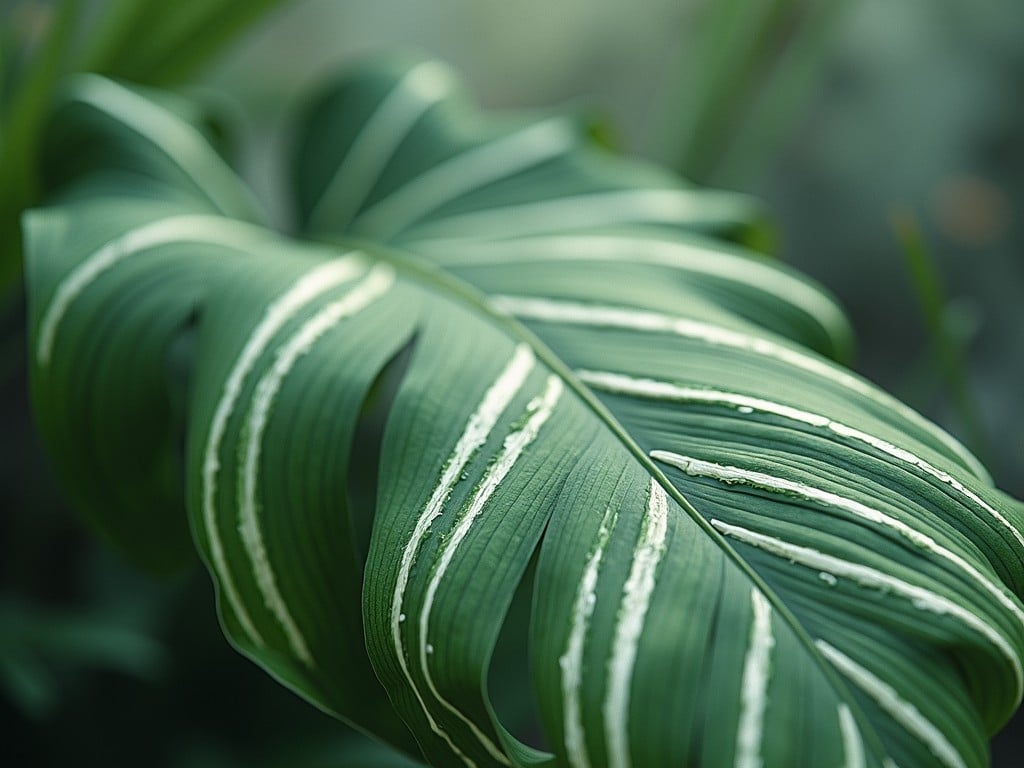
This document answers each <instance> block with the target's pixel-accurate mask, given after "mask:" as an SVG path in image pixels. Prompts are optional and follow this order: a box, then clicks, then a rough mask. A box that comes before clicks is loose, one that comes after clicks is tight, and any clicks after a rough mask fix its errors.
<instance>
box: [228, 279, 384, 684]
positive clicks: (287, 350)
mask: <svg viewBox="0 0 1024 768" xmlns="http://www.w3.org/2000/svg"><path fill="white" fill-rule="evenodd" d="M394 280H395V273H394V269H393V268H391V267H390V266H388V265H384V264H381V265H377V266H375V267H374V268H373V269H372V270H371V271H370V273H369V274H368V275H367V276H366V277H365V278H364V279H363V280H361V281H360V282H359V283H358V284H356V285H355V286H354V287H352V288H351V289H349V290H348V292H346V293H345V294H344V295H343V296H342V297H341V298H340V299H337V300H335V301H332V302H331V303H330V304H328V305H327V306H326V307H324V308H323V309H321V310H319V311H318V312H317V313H316V314H314V315H313V317H311V318H310V319H309V320H307V321H306V322H305V323H303V325H302V327H301V328H300V329H299V330H298V331H296V332H295V334H294V335H292V336H291V338H289V339H288V341H287V342H285V344H283V345H282V346H281V347H280V348H279V349H278V350H277V353H276V356H275V359H274V364H273V365H272V366H271V368H270V370H268V371H267V372H266V373H265V374H264V375H263V376H262V377H261V378H260V380H259V382H258V383H257V385H256V389H255V394H254V395H253V401H252V407H251V408H250V410H249V417H248V420H247V422H246V427H247V429H246V431H245V434H246V440H245V443H244V446H243V451H242V455H243V457H244V461H243V467H242V475H241V483H240V485H241V499H240V503H239V509H238V532H239V533H240V534H241V537H242V543H243V545H244V547H245V551H246V553H247V554H248V556H249V560H250V562H251V563H252V569H253V574H254V576H255V577H256V584H257V586H258V587H259V590H260V594H261V595H262V596H263V601H264V603H265V604H266V606H267V608H268V609H269V610H270V612H271V613H272V614H273V615H274V617H275V618H276V619H277V621H278V623H279V624H280V625H281V628H282V629H283V630H284V633H285V637H286V638H287V639H288V644H289V646H290V647H291V649H292V652H293V653H294V654H295V655H296V656H297V657H298V658H299V659H300V660H301V661H302V662H303V663H304V664H306V665H307V666H309V667H312V666H313V657H312V654H311V653H310V651H309V645H308V643H307V642H306V639H305V637H304V636H303V634H302V632H301V631H300V630H299V627H298V625H297V624H296V623H295V619H294V618H293V617H292V615H291V612H290V611H289V610H288V605H287V603H286V602H285V599H284V597H283V596H282V595H281V591H280V589H279V587H278V585H277V578H276V576H275V574H274V569H273V567H272V566H271V564H270V557H269V555H268V554H267V547H266V542H265V541H264V539H263V531H262V529H261V527H260V520H259V505H258V501H257V498H256V496H257V484H258V480H259V462H260V452H261V450H262V446H263V433H264V431H265V429H266V426H267V421H268V419H269V418H270V413H271V410H272V409H273V407H274V400H275V398H276V397H277V393H278V392H279V391H280V389H281V385H282V384H283V382H284V380H285V378H286V377H287V376H288V374H289V373H291V370H292V368H293V367H294V366H295V363H296V362H298V360H299V359H300V358H301V357H302V356H304V355H305V354H307V353H308V352H309V350H310V349H312V347H313V345H314V344H315V343H316V341H317V340H318V339H319V338H321V337H322V336H323V335H324V334H325V333H327V331H329V330H330V329H332V328H333V327H335V326H336V325H337V324H338V323H339V322H341V321H342V320H343V319H345V318H347V317H351V316H352V315H355V314H357V313H358V312H360V311H362V310H363V309H365V308H366V307H368V306H369V305H370V304H372V303H373V302H374V301H376V300H377V299H379V298H380V297H381V296H383V295H384V294H385V293H387V291H388V290H389V289H390V288H391V286H392V284H393V283H394Z"/></svg>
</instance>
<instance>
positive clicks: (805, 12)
mask: <svg viewBox="0 0 1024 768" xmlns="http://www.w3.org/2000/svg"><path fill="white" fill-rule="evenodd" d="M56 5H57V4H56V3H53V2H45V1H43V0H0V24H2V27H0V51H3V50H4V48H6V49H8V50H9V49H10V48H11V46H14V47H17V46H18V45H21V44H23V43H24V42H25V41H29V42H31V41H32V40H34V39H37V38H41V37H42V36H44V35H45V32H46V27H47V24H49V23H52V19H53V17H54V7H55V6H56ZM82 5H83V9H84V10H83V12H82V13H81V14H80V18H81V19H84V21H83V23H82V31H80V32H78V33H77V34H79V35H80V36H81V35H88V34H89V29H90V28H91V27H90V25H92V26H95V25H96V24H97V23H99V22H101V21H102V18H103V16H104V14H106V13H108V12H109V10H110V8H111V7H112V6H114V5H116V3H110V2H100V1H99V0H94V1H93V2H85V3H83V4H82ZM185 5H188V3H186V4H185ZM263 5H270V6H272V7H271V8H270V10H269V11H268V12H267V13H266V14H265V15H263V16H261V17H260V18H259V20H257V21H256V22H255V23H254V24H253V25H252V26H250V27H248V28H247V31H245V32H244V34H242V35H241V36H240V37H238V38H237V39H236V40H235V41H234V43H233V44H232V45H231V46H229V47H227V48H225V49H224V50H223V51H222V52H221V53H219V54H218V55H217V56H216V57H214V58H213V59H212V60H211V61H210V62H209V64H208V65H207V66H205V68H203V69H202V71H201V72H200V73H198V74H196V75H194V76H191V77H189V78H187V89H188V90H191V91H192V92H193V93H195V94H196V95H198V96H199V97H200V98H205V99H206V100H208V101H209V103H210V104H212V105H213V106H214V108H215V109H216V111H217V112H218V114H219V115H220V116H221V121H222V124H223V125H224V126H225V130H226V133H227V135H229V136H233V137H235V141H233V142H231V143H230V146H232V147H233V150H232V151H233V152H234V154H235V157H234V160H235V161H236V163H237V164H238V165H239V167H241V168H242V169H243V172H244V173H245V175H246V176H247V177H248V178H249V180H250V181H251V183H252V184H253V186H254V188H255V189H256V190H257V191H258V193H259V194H260V196H261V197H262V198H263V199H264V200H265V201H266V203H267V204H268V206H269V207H270V209H271V210H272V211H273V215H274V217H275V219H276V221H277V223H278V224H279V225H280V226H282V227H283V228H287V226H288V222H289V215H290V212H289V210H288V207H287V201H286V200H285V199H284V197H283V196H282V195H281V194H280V189H281V179H282V174H283V166H284V162H285V152H286V148H287V141H288V136H289V117H290V116H291V115H292V114H293V113H294V110H295V108H296V107H297V106H298V105H300V104H301V102H302V99H303V97H304V94H306V93H308V91H309V90H310V89H311V88H313V87H315V85H316V84H317V83H318V82H321V81H322V80H324V79H325V78H327V77H329V76H330V74H331V73H332V72H335V71H337V70H338V69H339V68H341V67H344V66H345V64H346V63H347V62H350V61H352V60H355V59H357V58H359V57H360V56H364V55H367V54H372V53H375V52H381V51H394V50H401V49H408V48H413V49H416V50H419V51H421V52H424V53H427V54H433V55H437V56H440V57H441V58H443V59H445V60H447V61H449V62H450V63H451V64H453V65H454V66H455V67H456V68H457V69H458V70H460V71H461V72H462V74H463V76H464V77H465V78H466V80H467V81H468V82H469V84H470V87H471V89H472V90H473V92H474V93H475V94H476V96H477V97H478V99H479V100H480V101H482V102H483V103H484V104H486V105H488V106H490V107H493V108H512V109H514V108H526V107H528V108H536V107H546V106H558V107H559V108H562V109H568V110H569V111H571V112H573V113H575V114H578V115H579V116H580V117H581V118H583V119H586V120H588V121H590V122H591V124H592V125H593V126H594V129H595V131H596V132H597V133H598V134H599V135H600V136H601V138H602V140H603V141H606V142H608V143H610V144H611V145H613V146H614V147H616V148H618V149H619V150H621V151H623V152H626V153H630V154H635V155H639V156H643V157H647V158H651V159H653V160H656V161H658V162H660V163H664V164H668V165H670V166H672V167H674V168H676V169H677V170H679V171H680V172H681V173H683V174H684V175H686V176H688V177H690V178H692V179H694V180H696V181H698V182H701V183H704V184H708V185H712V186H721V187H726V188H730V189H737V190H742V191H746V192H750V193H753V194H754V195H756V196H758V197H760V198H761V199H762V200H764V201H765V203H766V205H767V207H768V209H769V210H770V211H771V214H772V217H773V220H774V222H775V228H774V229H775V234H774V241H775V242H774V244H773V247H774V250H775V251H776V252H777V253H778V255H779V256H780V258H782V259H784V260H786V261H788V262H790V263H792V264H794V265H795V266H797V267H799V268H800V269H801V270H803V271H804V272H806V273H808V274H810V275H811V276H813V277H815V278H816V279H817V280H819V281H820V282H821V283H823V284H824V285H826V286H828V287H829V288H830V289H831V290H832V291H833V292H834V293H835V294H836V295H837V296H838V297H839V299H840V300H841V302H842V303H843V305H844V306H845V307H846V308H847V310H848V312H849V314H850V316H851V318H852V320H853V323H854V326H855V328H856V331H857V335H858V340H859V349H858V354H857V357H856V359H855V361H854V367H855V368H856V369H857V370H858V371H860V372H861V373H863V374H865V375H866V376H868V377H869V378H871V379H872V380H874V381H876V382H877V383H879V384H881V385H882V386H883V387H885V388H886V389H888V390H890V391H892V392H894V393H895V394H896V395H898V396H899V397H901V398H902V399H904V400H905V401H907V402H908V403H910V404H911V405H913V406H914V407H915V408H917V409H918V410H920V411H922V412H923V413H925V414H926V415H928V416H929V417H931V418H933V419H934V420H936V421H938V422H939V423H940V424H942V425H943V426H945V427H946V428H947V429H948V430H950V431H951V432H953V433H954V434H956V435H957V436H959V437H960V438H961V439H962V440H963V441H965V442H966V443H967V444H968V445H969V446H970V447H972V448H973V449H974V450H975V451H976V452H977V453H978V454H979V455H980V456H982V457H983V459H984V460H985V462H986V463H987V465H988V466H989V468H990V469H991V471H992V473H993V475H994V476H995V478H996V480H997V482H998V484H999V485H1000V486H1001V487H1002V488H1004V489H1005V490H1007V491H1008V492H1010V493H1011V494H1013V495H1015V496H1017V497H1018V498H1024V397H1022V393H1024V341H1022V336H1024V215H1022V212H1024V7H1022V6H1021V4H1020V0H927V1H926V0H861V1H860V2H856V3H855V2H848V1H847V0H631V1H630V2H624V1H623V0H519V1H518V2H515V3H508V2H498V1H497V0H372V1H367V0H362V1H357V0H352V1H350V2H343V1H341V0H293V1H292V2H283V3H277V4H276V5H275V4H273V3H263ZM0 59H2V56H0ZM10 79H11V75H10V74H9V73H8V72H0V103H3V104H5V105H7V104H8V102H4V101H3V100H2V88H3V87H4V85H6V84H7V83H8V82H9V81H10ZM4 138H5V137H4V136H3V135H0V147H2V146H3V144H2V142H3V141H4ZM5 181H6V180H5V179H0V184H3V183H5ZM22 309H23V307H22V306H21V305H20V303H19V299H18V298H17V296H16V295H15V297H14V298H13V299H5V300H4V303H3V307H2V310H3V317H2V330H3V335H2V341H0V764H2V765H5V766H63V765H67V764H72V763H73V764H76V765H80V766H82V765H84V766H92V765H107V766H122V765H123V766H129V765H132V766H133V765H146V766H168V767H171V766H173V767H175V768H177V767H179V766H180V767H182V768H185V767H186V766H187V767H189V768H193V767H195V768H202V767H205V766H211V768H213V767H217V768H221V767H224V768H230V767H233V766H268V767H270V766H300V767H301V766H310V767H313V766H367V767H369V768H372V766H402V765H408V763H406V762H405V761H403V760H402V759H400V758H395V757H393V756H389V755H388V754H387V753H386V752H383V751H382V750H380V749H378V748H377V747H376V746H375V745H374V744H372V743H371V742H369V741H368V740H366V739H365V738H363V737H361V736H359V735H358V734H354V733H352V732H349V731H347V730H346V729H345V728H343V727H342V726H340V725H339V724H337V723H336V722H334V721H332V720H331V719H330V718H328V717H327V716H325V715H323V714H321V713H319V712H317V711H316V710H314V709H313V708H311V707H309V706H308V705H306V704H304V703H303V702H301V701H299V700H298V699H297V698H296V697H295V696H294V695H292V694H291V693H289V692H288V691H286V690H284V689H283V688H281V687H279V686H278V685H277V684H276V683H274V682H273V681H272V680H270V679H269V678H268V677H267V676H266V675H265V674H263V673H262V672H260V671H259V670H257V669H256V668H255V667H254V666H252V665H251V664H249V663H248V662H246V661H245V660H244V659H242V658H241V657H240V656H238V655H237V654H235V653H234V651H232V650H231V649H230V648H229V647H228V645H227V643H226V641H225V640H224V639H223V638H222V636H221V635H220V633H219V630H218V627H217V624H216V617H215V613H214V606H213V601H212V599H211V594H212V589H211V586H210V583H209V580H208V579H207V577H206V575H205V573H203V571H202V569H201V567H200V566H199V565H198V563H196V564H195V565H194V566H193V567H192V568H191V569H189V570H188V572H186V573H184V574H182V575H181V576H179V577H177V578H175V579H172V580H171V581H157V580H153V579H151V578H150V577H147V576H145V575H143V574H140V573H138V572H136V571H133V570H131V569H130V568H128V567H127V566H126V565H124V564H123V563H121V562H120V561H119V560H118V559H117V557H116V556H114V555H113V554H112V553H111V552H109V551H108V550H107V549H106V548H105V547H104V545H102V544H101V543H98V542H96V541H95V540H94V539H93V538H92V537H91V535H90V534H89V533H88V532H86V531H84V530H83V529H82V527H81V526H80V525H79V523H78V522H77V521H76V520H75V518H74V517H73V515H72V514H71V513H70V512H69V511H68V509H67V508H66V505H65V503H64V501H63V499H62V497H61V495H60V492H59V489H58V488H57V487H56V486H55V483H54V480H53V478H52V477H51V474H50V471H49V469H48V466H47V464H46V460H45V458H44V457H43V456H42V453H41V451H40V449H39V446H38V444H37V442H36V441H35V438H34V437H33V435H32V431H31V419H30V414H29V405H28V400H27V395H26V391H25V384H24V378H25V364H24V338H23V334H24V326H23V321H22V320H21V319H20V318H21V312H22ZM1022 756H1024V719H1022V718H1021V717H1018V718H1017V719H1015V720H1014V721H1011V723H1010V725H1008V727H1007V728H1006V729H1005V730H1004V731H1003V733H1002V734H1000V735H999V736H998V737H997V738H996V740H995V741H994V744H993V764H994V765H996V766H998V767H1001V768H1011V767H1012V766H1018V765H1021V764H1022V762H1024V757H1022Z"/></svg>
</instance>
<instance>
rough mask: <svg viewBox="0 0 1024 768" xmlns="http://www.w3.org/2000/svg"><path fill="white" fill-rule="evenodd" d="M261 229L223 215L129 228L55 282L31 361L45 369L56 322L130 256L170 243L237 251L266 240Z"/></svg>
mask: <svg viewBox="0 0 1024 768" xmlns="http://www.w3.org/2000/svg"><path fill="white" fill-rule="evenodd" d="M267 236H268V233H267V231H266V230H265V229H262V228H260V227H257V226H255V225H253V224H247V223H245V222H241V221H235V220H233V219H225V218H224V217H223V216H210V215H204V214H187V215H183V216H170V217H168V218H166V219H160V220H158V221H152V222H149V223H147V224H143V225H142V226H139V227H136V228H135V229H131V230H129V231H127V232H125V233H124V234H122V235H120V236H118V237H116V238H114V239H113V240H110V241H108V242H107V243H105V244H104V245H103V246H101V247H100V248H99V249H97V250H96V251H94V252H93V253H91V254H90V255H89V256H87V257H86V258H85V259H84V260H83V261H82V262H81V263H80V264H78V265H77V266H76V267H75V268H74V269H73V270H71V272H70V273H68V275H67V276H66V277H65V278H64V279H63V280H61V281H60V283H59V284H58V285H57V289H56V291H54V294H53V298H52V299H51V300H50V304H49V305H48V306H47V308H46V311H45V312H44V313H43V319H42V321H41V322H40V324H39V338H38V341H37V342H36V360H37V361H38V363H39V365H40V366H42V367H46V366H47V365H49V363H50V359H51V357H52V355H53V345H54V342H55V340H56V338H57V332H58V330H60V325H61V322H62V321H63V320H64V317H65V316H66V315H67V312H68V309H70V307H71V305H72V304H73V303H74V302H75V300H76V299H78V297H79V296H81V294H82V293H83V292H84V291H85V290H86V289H87V288H89V286H90V285H92V284H93V283H94V282H95V281H96V280H97V279H98V278H99V277H100V276H102V275H103V274H105V273H106V272H107V271H109V270H110V269H111V268H113V267H115V266H117V265H118V264H120V263H121V262H123V261H125V260H126V259H128V258H131V257H132V256H136V255H138V254H139V253H141V252H143V251H146V250H148V249H150V248H156V247H158V246H161V245H168V244H171V243H201V244H204V245H223V246H226V247H230V248H237V249H242V248H246V247H252V246H255V245H257V244H260V243H265V242H266V241H267Z"/></svg>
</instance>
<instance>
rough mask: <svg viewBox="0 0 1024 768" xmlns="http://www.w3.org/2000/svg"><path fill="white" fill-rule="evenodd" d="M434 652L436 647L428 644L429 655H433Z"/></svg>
mask: <svg viewBox="0 0 1024 768" xmlns="http://www.w3.org/2000/svg"><path fill="white" fill-rule="evenodd" d="M433 652H434V646H432V645H430V643H427V653H433Z"/></svg>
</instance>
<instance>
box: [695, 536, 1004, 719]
mask: <svg viewBox="0 0 1024 768" xmlns="http://www.w3.org/2000/svg"><path fill="white" fill-rule="evenodd" d="M711 525H713V526H714V527H715V528H716V529H717V530H718V532H719V533H721V534H723V535H724V536H728V537H729V538H732V539H735V540H737V541H740V542H743V543H744V544H749V545H750V546H752V547H757V548H758V549H761V550H763V551H765V552H768V553H769V554H771V555H774V556H776V557H779V558H782V559H785V560H788V561H789V562H790V563H793V564H796V565H801V566H803V567H805V568H810V569H812V570H814V571H817V572H821V571H824V572H826V573H830V574H832V575H833V576H835V577H837V578H845V579H850V580H851V581H853V582H854V583H856V584H857V585H859V586H861V587H867V588H870V589H878V590H881V591H882V592H888V593H889V594H894V595H898V596H900V597H902V598H904V599H906V600H909V601H910V603H911V605H913V607H914V608H916V609H918V610H920V611H927V612H929V613H933V614H936V615H937V616H948V617H950V618H952V619H955V620H956V621H958V622H959V623H961V624H962V625H964V626H965V627H969V628H970V629H971V630H973V631H974V632H975V633H977V634H978V635H981V636H982V637H983V638H985V639H986V640H987V641H988V642H989V643H990V644H991V645H992V646H993V647H994V648H995V649H996V650H997V651H998V652H999V654H1000V655H1001V656H1002V657H1003V658H1005V659H1006V661H1008V662H1009V664H1010V666H1011V667H1012V668H1013V673H1014V681H1015V689H1016V696H1015V698H1016V699H1017V700H1018V701H1019V700H1020V695H1021V690H1022V681H1024V674H1022V670H1021V661H1020V658H1019V657H1018V655H1017V652H1016V651H1015V650H1014V648H1013V646H1012V645H1011V644H1010V643H1009V642H1008V641H1007V640H1006V638H1005V637H1004V636H1003V635H1002V633H1001V632H999V631H998V630H996V629H995V628H994V627H992V626H991V625H990V624H988V623H987V622H985V621H984V620H982V619H981V618H980V617H978V616H977V615H975V614H974V613H972V612H970V611H968V610H967V609H966V608H964V607H962V606H961V605H959V604H957V603H955V602H953V601H952V600H950V599H949V598H947V597H944V596H942V595H939V594H937V593H935V592H932V591H930V590H927V589H925V588H924V587H919V586H917V585H916V584H911V583H909V582H906V581H903V580H902V579H898V578H896V577H895V576H890V575H889V574H887V573H883V572H882V571H879V570H876V569H875V568H870V567H869V566H866V565H861V564H860V563H854V562H851V561H849V560H843V559H841V558H838V557H835V556H833V555H827V554H825V553H823V552H819V551H817V550H815V549H811V548H810V547H804V546H801V545H799V544H791V543H790V542H787V541H783V540H782V539H779V538H776V537H774V536H767V535H765V534H763V533H758V532H756V531H752V530H750V529H748V528H742V527H740V526H738V525H732V524H730V523H726V522H724V521H722V520H712V521H711Z"/></svg>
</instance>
